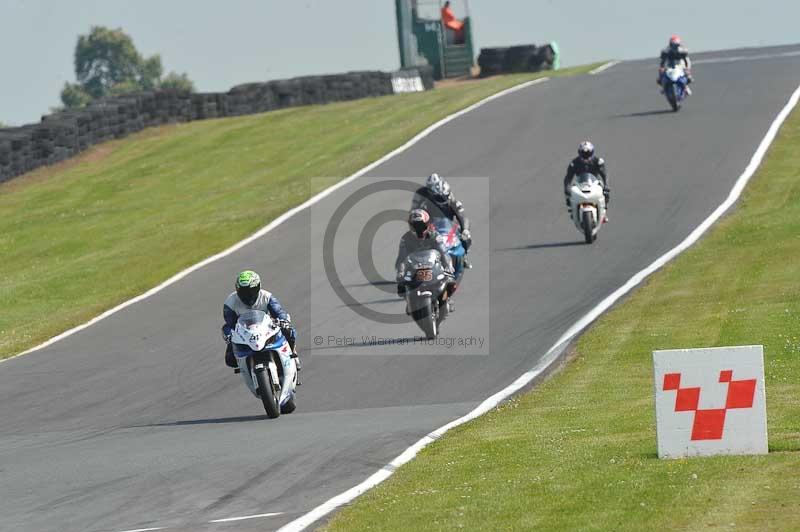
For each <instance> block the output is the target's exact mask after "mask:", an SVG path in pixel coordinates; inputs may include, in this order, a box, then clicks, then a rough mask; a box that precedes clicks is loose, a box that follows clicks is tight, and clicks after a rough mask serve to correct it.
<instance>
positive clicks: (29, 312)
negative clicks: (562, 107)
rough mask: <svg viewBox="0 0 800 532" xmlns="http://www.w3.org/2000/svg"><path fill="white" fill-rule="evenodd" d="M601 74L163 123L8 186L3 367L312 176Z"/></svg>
mask: <svg viewBox="0 0 800 532" xmlns="http://www.w3.org/2000/svg"><path fill="white" fill-rule="evenodd" d="M594 66H596V65H589V66H586V67H579V68H574V69H566V70H563V71H558V72H544V73H541V74H522V75H512V76H501V77H496V78H490V79H487V80H482V81H474V82H467V83H459V84H453V85H450V86H447V87H446V88H441V89H437V90H435V91H431V92H427V93H417V94H408V95H399V96H387V97H382V98H371V99H366V100H359V101H354V102H347V103H336V104H331V105H325V106H311V107H299V108H294V109H288V110H284V111H276V112H272V113H265V114H261V115H252V116H245V117H238V118H226V119H219V120H206V121H200V122H192V123H189V124H182V125H178V126H167V127H162V128H155V129H151V130H147V131H144V132H142V133H140V134H138V135H136V136H134V137H131V138H129V139H125V140H122V141H116V142H110V143H107V144H103V145H100V146H98V147H96V148H94V149H92V150H90V151H89V152H87V153H86V154H84V155H82V156H81V157H79V158H77V159H74V160H72V161H69V162H67V163H66V164H62V165H59V166H56V167H52V168H46V169H42V170H39V171H36V172H33V173H32V174H29V175H27V176H23V177H20V178H17V179H15V180H13V181H11V182H9V183H5V184H2V185H0V257H2V258H3V260H2V261H0V301H2V306H0V359H1V358H7V357H9V356H11V355H14V354H16V353H18V352H20V351H23V350H25V349H27V348H29V347H32V346H34V345H36V344H38V343H40V342H42V341H44V340H46V339H47V338H50V337H52V336H54V335H55V334H58V333H59V332H62V331H64V330H66V329H69V328H70V327H73V326H75V325H78V324H80V323H83V322H85V321H86V320H88V319H90V318H92V317H93V316H96V315H98V314H99V313H101V312H102V311H104V310H106V309H108V308H111V307H113V306H115V305H116V304H119V303H120V302H122V301H125V300H127V299H129V298H131V297H133V296H135V295H138V294H141V293H142V292H145V291H146V290H148V289H149V288H151V287H153V286H155V285H157V284H158V283H160V282H162V281H163V280H165V279H167V278H169V277H170V276H171V275H173V274H175V273H176V272H178V271H180V270H181V269H183V268H186V267H187V266H190V265H192V264H195V263H197V262H199V261H200V260H202V259H203V258H205V257H207V256H209V255H212V254H214V253H216V252H219V251H221V250H223V249H225V248H226V247H228V246H230V245H232V244H233V243H235V242H237V241H239V240H241V239H242V238H244V237H245V236H247V235H249V234H252V233H253V232H254V231H256V230H257V229H258V228H260V227H262V226H264V225H266V224H267V223H268V222H269V221H270V220H273V219H274V218H276V217H277V216H278V215H280V214H281V213H283V212H285V211H287V210H288V209H289V208H291V207H294V206H296V205H299V204H300V203H302V202H303V201H305V200H306V199H308V198H309V197H310V196H311V195H312V194H315V193H317V192H319V190H311V189H310V186H311V184H310V179H309V178H312V177H332V176H340V177H341V178H343V177H346V176H348V175H350V174H352V173H353V172H355V171H356V170H358V169H360V168H363V167H364V166H366V165H367V164H369V163H370V162H372V161H374V160H376V159H378V158H379V157H381V156H382V155H384V154H385V153H387V152H389V151H391V150H392V149H394V148H396V147H397V146H399V145H401V144H403V143H404V142H405V141H407V140H408V139H409V138H411V137H412V136H413V135H414V134H416V133H418V132H419V131H421V130H422V129H424V128H425V127H427V126H428V125H430V124H432V123H434V122H436V121H437V120H439V119H441V118H443V117H445V116H446V115H448V114H451V113H453V112H455V111H457V110H459V109H462V108H464V107H466V106H468V105H470V104H472V103H475V102H477V101H479V100H481V99H483V98H485V97H486V96H489V95H491V94H493V93H495V92H498V91H500V90H502V89H506V88H508V87H511V86H513V85H516V84H518V83H521V82H523V81H526V80H529V79H535V78H537V77H541V76H544V75H547V76H563V75H570V74H576V73H584V72H587V71H588V70H590V69H591V68H593V67H594ZM226 282H227V281H226ZM44 310H46V311H47V312H48V313H49V317H48V320H47V321H44V322H43V321H41V320H37V319H36V316H37V315H38V314H40V313H41V312H43V311H44ZM32 324H33V325H32Z"/></svg>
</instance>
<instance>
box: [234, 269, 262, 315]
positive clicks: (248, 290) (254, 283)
mask: <svg viewBox="0 0 800 532" xmlns="http://www.w3.org/2000/svg"><path fill="white" fill-rule="evenodd" d="M260 292H261V277H259V276H258V274H257V273H256V272H254V271H252V270H245V271H243V272H242V273H240V274H239V276H238V277H237V278H236V295H238V296H239V299H241V300H242V303H244V304H245V305H247V306H248V307H251V306H253V305H254V304H255V302H256V301H258V294H259V293H260Z"/></svg>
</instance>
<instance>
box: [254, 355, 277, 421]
mask: <svg viewBox="0 0 800 532" xmlns="http://www.w3.org/2000/svg"><path fill="white" fill-rule="evenodd" d="M255 372H256V382H258V395H259V397H261V402H262V403H263V404H264V410H265V411H266V413H267V417H268V418H270V419H275V418H276V417H278V416H280V415H281V409H280V407H279V406H278V398H277V397H275V387H274V386H273V385H272V373H270V371H269V370H268V369H267V368H259V369H256V370H255Z"/></svg>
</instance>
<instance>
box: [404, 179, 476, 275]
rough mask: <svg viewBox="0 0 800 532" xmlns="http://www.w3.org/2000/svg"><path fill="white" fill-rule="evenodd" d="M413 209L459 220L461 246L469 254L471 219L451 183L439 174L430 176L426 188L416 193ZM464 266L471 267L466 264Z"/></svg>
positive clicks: (412, 204)
mask: <svg viewBox="0 0 800 532" xmlns="http://www.w3.org/2000/svg"><path fill="white" fill-rule="evenodd" d="M411 208H412V209H425V210H427V211H428V212H430V213H431V214H432V215H433V216H434V217H436V216H439V215H441V216H442V217H444V218H447V219H448V220H453V219H455V220H457V221H458V225H460V226H461V244H462V245H463V246H464V252H465V253H468V252H469V247H470V246H471V245H472V235H471V233H470V230H469V218H467V215H466V213H465V212H464V205H463V204H462V203H461V202H460V201H458V200H457V199H456V198H455V196H454V195H453V192H452V190H451V189H450V183H448V182H447V181H445V180H444V179H442V178H441V177H439V174H431V175H430V176H428V179H426V180H425V186H424V187H420V188H419V189H417V191H416V192H414V198H413V199H412V200H411ZM440 213H441V214H440ZM464 265H465V266H467V267H469V266H468V265H467V264H466V262H465V264H464Z"/></svg>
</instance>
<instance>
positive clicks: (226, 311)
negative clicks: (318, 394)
mask: <svg viewBox="0 0 800 532" xmlns="http://www.w3.org/2000/svg"><path fill="white" fill-rule="evenodd" d="M247 310H260V311H262V312H265V313H266V314H269V315H270V316H271V317H272V318H273V319H275V320H276V321H277V322H278V325H279V326H280V328H281V332H282V333H283V335H284V336H285V337H286V340H287V341H288V342H289V347H291V348H292V358H294V359H295V362H296V364H297V369H298V370H300V369H301V367H302V366H301V364H300V358H299V357H298V356H297V350H296V349H295V347H294V346H295V341H296V339H297V333H296V332H295V329H294V326H292V322H291V317H290V316H289V314H288V313H287V312H286V311H285V310H284V309H283V307H282V306H281V302H280V301H278V298H276V297H275V296H273V295H272V294H271V293H270V292H267V291H266V290H262V289H261V277H259V275H258V274H257V273H256V272H254V271H250V270H245V271H243V272H242V273H240V274H239V276H238V277H237V278H236V290H235V291H234V292H231V294H230V295H229V296H228V297H227V299H225V304H224V305H223V306H222V317H223V319H224V320H225V325H223V326H222V338H223V340H225V343H226V344H228V345H227V347H226V348H225V364H227V365H228V366H230V367H232V368H235V367H237V365H236V357H235V356H234V354H233V345H231V331H232V330H233V328H234V327H236V320H238V319H239V316H240V315H241V314H242V313H243V312H245V311H247Z"/></svg>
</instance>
